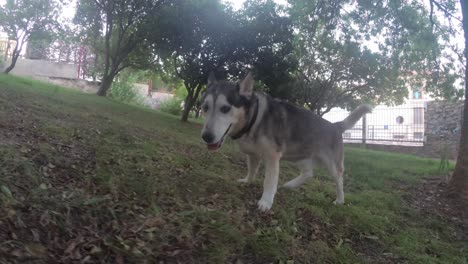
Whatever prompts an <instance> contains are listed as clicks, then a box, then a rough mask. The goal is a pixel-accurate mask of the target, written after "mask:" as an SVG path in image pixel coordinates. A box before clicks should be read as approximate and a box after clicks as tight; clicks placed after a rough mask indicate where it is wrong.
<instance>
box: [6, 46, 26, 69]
mask: <svg viewBox="0 0 468 264" xmlns="http://www.w3.org/2000/svg"><path fill="white" fill-rule="evenodd" d="M18 41H19V40H16V45H15V49H14V50H13V53H12V54H11V63H10V66H8V67H7V68H6V69H5V70H4V71H3V73H5V74H8V73H10V72H11V70H13V68H15V66H16V62H17V61H18V58H19V55H20V52H21V49H22V47H23V44H21V46H20V44H19V43H18ZM23 41H24V39H23Z"/></svg>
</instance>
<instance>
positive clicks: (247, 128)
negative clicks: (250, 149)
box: [231, 95, 258, 140]
mask: <svg viewBox="0 0 468 264" xmlns="http://www.w3.org/2000/svg"><path fill="white" fill-rule="evenodd" d="M252 96H253V98H252V99H251V100H250V102H252V101H254V100H255V101H254V104H255V108H254V112H253V116H252V117H251V118H250V121H249V123H248V124H247V125H246V126H244V127H243V128H242V129H241V130H240V131H239V132H237V133H236V134H234V135H232V136H231V138H232V139H233V140H236V139H239V138H241V137H242V136H243V135H245V134H247V133H249V131H250V129H251V128H252V126H253V125H254V124H255V121H257V115H258V98H257V96H255V95H252ZM247 114H248V113H247Z"/></svg>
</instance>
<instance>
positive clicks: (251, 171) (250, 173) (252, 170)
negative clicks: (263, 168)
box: [238, 154, 260, 182]
mask: <svg viewBox="0 0 468 264" xmlns="http://www.w3.org/2000/svg"><path fill="white" fill-rule="evenodd" d="M259 167H260V157H259V156H257V155H250V154H247V176H246V177H245V178H243V179H239V180H238V181H239V182H249V181H252V180H253V179H255V176H256V175H257V172H258V168H259Z"/></svg>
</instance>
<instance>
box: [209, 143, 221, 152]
mask: <svg viewBox="0 0 468 264" xmlns="http://www.w3.org/2000/svg"><path fill="white" fill-rule="evenodd" d="M206 146H207V147H208V149H209V150H213V151H214V150H218V149H219V147H220V146H221V144H219V143H215V144H206Z"/></svg>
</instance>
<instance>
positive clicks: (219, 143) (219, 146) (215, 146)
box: [202, 124, 232, 151]
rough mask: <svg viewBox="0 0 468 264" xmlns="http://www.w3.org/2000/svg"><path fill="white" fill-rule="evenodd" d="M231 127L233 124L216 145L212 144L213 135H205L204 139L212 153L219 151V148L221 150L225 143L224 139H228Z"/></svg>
mask: <svg viewBox="0 0 468 264" xmlns="http://www.w3.org/2000/svg"><path fill="white" fill-rule="evenodd" d="M231 126H232V124H230V125H229V127H228V128H227V129H226V131H225V132H224V134H223V136H222V137H221V139H220V140H219V141H218V142H216V143H211V142H212V141H213V138H214V136H213V134H211V133H206V132H205V133H203V135H202V138H203V140H204V141H205V142H206V146H207V148H208V149H209V150H212V151H215V150H218V149H219V148H221V146H222V145H223V143H224V138H225V137H226V134H227V133H228V132H229V129H231Z"/></svg>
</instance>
